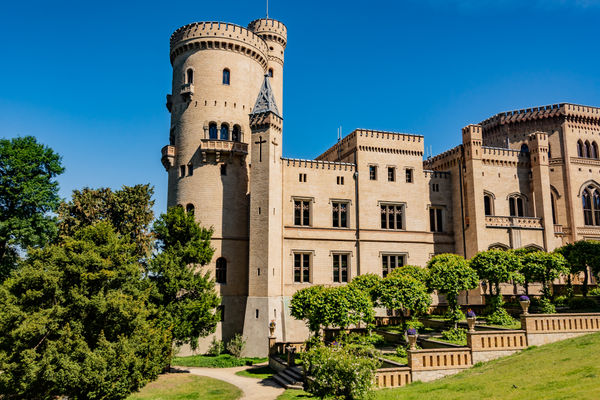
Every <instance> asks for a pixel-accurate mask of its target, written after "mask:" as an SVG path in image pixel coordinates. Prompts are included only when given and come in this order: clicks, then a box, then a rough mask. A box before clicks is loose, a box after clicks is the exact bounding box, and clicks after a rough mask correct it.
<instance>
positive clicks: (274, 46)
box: [248, 18, 287, 115]
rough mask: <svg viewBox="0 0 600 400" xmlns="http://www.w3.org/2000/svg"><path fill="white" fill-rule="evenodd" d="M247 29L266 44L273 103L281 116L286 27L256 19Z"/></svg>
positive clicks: (270, 20) (267, 71)
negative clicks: (273, 97) (277, 107)
mask: <svg viewBox="0 0 600 400" xmlns="http://www.w3.org/2000/svg"><path fill="white" fill-rule="evenodd" d="M248 29H249V30H251V31H252V32H254V33H255V34H257V35H258V36H260V37H261V38H263V40H264V41H265V43H266V44H267V69H266V73H267V74H268V75H269V78H270V81H271V82H270V83H271V87H272V89H273V94H274V96H275V101H276V102H277V105H278V106H279V111H280V113H281V114H282V115H283V62H284V53H285V47H286V45H287V27H286V26H285V25H284V24H283V22H280V21H277V20H274V19H272V18H262V19H256V20H254V21H252V22H250V23H249V24H248Z"/></svg>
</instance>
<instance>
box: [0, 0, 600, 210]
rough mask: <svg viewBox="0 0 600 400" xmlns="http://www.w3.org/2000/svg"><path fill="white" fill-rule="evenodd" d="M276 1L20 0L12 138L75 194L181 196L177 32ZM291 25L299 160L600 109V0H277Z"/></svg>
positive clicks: (8, 79)
mask: <svg viewBox="0 0 600 400" xmlns="http://www.w3.org/2000/svg"><path fill="white" fill-rule="evenodd" d="M264 15H265V1H264V0H245V1H232V0H218V1H193V2H190V1H179V2H164V1H151V0H149V1H144V2H142V1H119V2H116V1H110V0H107V1H104V2H83V1H79V2H66V1H53V2H37V1H29V2H24V1H21V2H4V3H3V5H2V8H1V11H0V50H1V52H2V62H0V136H1V137H13V136H17V135H34V136H36V137H37V138H38V139H39V140H40V141H41V142H43V143H45V144H48V145H50V146H51V147H52V148H53V149H54V150H56V151H57V152H59V153H60V154H61V155H62V156H63V162H64V165H65V167H66V169H67V170H66V172H65V174H64V175H62V176H61V177H60V179H59V181H60V184H61V195H62V196H63V197H68V196H69V195H70V193H71V191H72V190H73V189H78V188H82V187H84V186H89V187H100V186H109V187H112V188H118V187H120V186H121V185H132V184H135V183H147V182H150V183H152V184H153V185H154V186H155V199H156V207H155V210H156V211H157V212H162V211H164V209H165V206H166V184H167V176H166V173H165V172H164V169H163V168H162V166H161V164H160V149H161V147H162V146H163V145H165V144H167V142H168V133H169V129H168V128H169V113H168V112H167V110H166V108H165V105H164V103H165V95H166V94H167V93H169V91H170V78H171V69H170V64H169V36H170V34H171V33H172V31H174V30H175V29H177V28H178V27H179V26H181V25H184V24H187V23H190V22H194V21H202V20H213V21H217V20H220V21H226V22H233V23H236V24H240V25H243V26H245V25H246V24H247V23H248V22H249V21H251V20H252V19H255V18H260V17H263V16H264ZM270 16H271V17H273V18H276V19H279V20H281V21H283V22H284V23H285V24H286V25H287V26H288V48H287V51H286V65H285V71H284V73H285V82H284V145H283V151H284V155H286V156H289V157H301V158H312V157H315V156H317V155H318V154H320V153H321V152H322V151H323V150H325V149H326V148H328V147H329V146H330V145H331V144H332V143H333V142H334V141H335V139H336V131H337V128H338V127H339V126H340V125H341V126H342V127H343V132H344V134H347V133H349V132H350V131H352V130H353V129H355V128H359V127H360V128H372V129H384V130H392V131H400V132H410V133H417V134H422V135H425V139H426V146H427V147H428V148H429V146H431V147H432V149H433V153H439V152H441V151H444V150H446V149H448V148H450V147H452V146H455V145H456V144H458V143H459V140H460V129H461V128H462V127H463V126H465V125H467V124H469V123H475V122H479V121H481V120H483V119H485V118H487V117H488V116H490V115H493V114H495V113H497V112H500V111H505V110H512V109H520V108H525V107H530V106H536V105H545V104H552V103H557V102H573V103H579V104H587V105H594V106H600V73H599V72H600V68H599V67H600V52H599V50H600V45H599V42H598V40H599V38H600V27H599V26H600V23H599V21H600V0H587V1H586V0H571V1H568V0H546V1H541V0H521V1H517V0H496V1H488V0H478V1H476V0H445V1H444V0H407V1H379V0H372V1H360V2H358V1H337V0H336V1H313V0H304V1H282V0H270Z"/></svg>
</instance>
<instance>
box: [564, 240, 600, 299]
mask: <svg viewBox="0 0 600 400" xmlns="http://www.w3.org/2000/svg"><path fill="white" fill-rule="evenodd" d="M556 252H557V253H560V254H562V256H563V257H564V258H565V259H566V260H567V266H568V268H569V271H570V273H571V274H579V273H581V272H583V275H584V280H583V287H582V292H583V295H584V296H587V293H588V275H589V274H588V268H587V267H588V266H589V267H590V268H591V269H592V271H594V273H595V274H596V275H598V274H600V242H597V241H594V240H579V241H577V242H574V243H569V244H566V245H564V246H563V247H560V248H558V249H556ZM569 282H570V280H569Z"/></svg>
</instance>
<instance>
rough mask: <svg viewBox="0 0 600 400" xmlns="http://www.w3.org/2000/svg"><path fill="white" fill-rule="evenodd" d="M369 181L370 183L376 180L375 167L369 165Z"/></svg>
mask: <svg viewBox="0 0 600 400" xmlns="http://www.w3.org/2000/svg"><path fill="white" fill-rule="evenodd" d="M369 179H370V180H372V181H375V180H377V166H376V165H369Z"/></svg>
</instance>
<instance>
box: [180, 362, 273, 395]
mask: <svg viewBox="0 0 600 400" xmlns="http://www.w3.org/2000/svg"><path fill="white" fill-rule="evenodd" d="M248 368H252V367H233V368H196V367H177V369H178V370H180V371H189V372H190V374H194V375H202V376H208V377H210V378H215V379H219V380H221V381H225V382H227V383H231V384H232V385H235V386H237V387H238V388H240V389H241V390H242V392H244V394H243V396H242V397H241V399H240V400H275V399H276V398H277V396H279V395H280V394H282V393H283V392H284V389H282V388H281V387H280V386H279V385H277V384H276V383H275V382H273V381H272V380H271V379H263V380H260V379H256V378H247V377H245V376H238V375H236V374H235V373H236V372H238V371H243V370H245V369H248Z"/></svg>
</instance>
